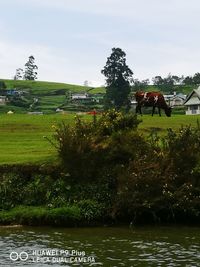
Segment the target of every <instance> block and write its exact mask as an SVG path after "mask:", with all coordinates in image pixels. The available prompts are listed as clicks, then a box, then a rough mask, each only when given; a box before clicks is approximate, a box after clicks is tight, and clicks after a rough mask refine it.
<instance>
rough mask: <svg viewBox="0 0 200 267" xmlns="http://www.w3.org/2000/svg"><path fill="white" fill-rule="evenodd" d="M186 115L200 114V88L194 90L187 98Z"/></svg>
mask: <svg viewBox="0 0 200 267" xmlns="http://www.w3.org/2000/svg"><path fill="white" fill-rule="evenodd" d="M184 105H185V106H186V107H187V110H186V115H195V114H200V86H199V87H198V88H197V89H194V90H193V91H192V92H191V93H190V94H189V95H188V96H187V98H186V100H185V103H184Z"/></svg>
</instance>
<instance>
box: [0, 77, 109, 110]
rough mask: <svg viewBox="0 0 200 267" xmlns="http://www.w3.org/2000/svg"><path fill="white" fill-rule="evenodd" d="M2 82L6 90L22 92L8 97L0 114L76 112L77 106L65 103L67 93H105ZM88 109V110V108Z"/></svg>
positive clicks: (50, 84) (78, 87)
mask: <svg viewBox="0 0 200 267" xmlns="http://www.w3.org/2000/svg"><path fill="white" fill-rule="evenodd" d="M2 80H3V79H2ZM3 81H4V82H5V84H6V87H7V90H9V89H16V90H19V91H22V92H23V94H22V95H21V96H20V97H8V98H9V102H8V103H7V105H5V106H3V105H2V106H0V112H3V113H5V112H8V111H9V110H12V111H14V112H17V113H26V112H27V111H42V112H45V113H52V112H55V110H56V109H57V108H61V109H64V110H71V111H77V109H79V106H78V105H77V104H76V105H71V104H69V103H68V102H67V97H66V96H67V95H68V94H69V93H72V94H73V93H78V92H89V93H90V94H98V93H100V94H101V93H104V92H105V89H104V88H92V87H85V86H81V85H72V84H66V83H56V82H44V81H25V80H3ZM34 99H37V103H36V102H34ZM31 105H32V106H31ZM88 109H90V108H89V107H88ZM80 110H81V107H80ZM83 111H84V109H83Z"/></svg>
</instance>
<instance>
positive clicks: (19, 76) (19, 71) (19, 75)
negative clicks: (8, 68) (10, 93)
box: [14, 68, 23, 80]
mask: <svg viewBox="0 0 200 267" xmlns="http://www.w3.org/2000/svg"><path fill="white" fill-rule="evenodd" d="M22 76H23V69H21V68H18V69H16V74H15V76H14V80H20V79H22Z"/></svg>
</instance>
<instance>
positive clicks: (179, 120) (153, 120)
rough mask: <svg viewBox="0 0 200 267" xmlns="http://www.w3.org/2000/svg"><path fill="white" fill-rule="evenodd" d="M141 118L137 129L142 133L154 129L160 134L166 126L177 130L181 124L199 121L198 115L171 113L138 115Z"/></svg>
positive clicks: (191, 123)
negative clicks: (170, 114) (167, 114)
mask: <svg viewBox="0 0 200 267" xmlns="http://www.w3.org/2000/svg"><path fill="white" fill-rule="evenodd" d="M138 118H140V119H141V120H142V123H141V124H139V129H140V130H141V131H142V132H144V133H151V131H152V130H156V131H158V132H159V133H161V134H164V133H165V132H166V130H167V129H168V128H172V129H173V130H178V129H179V128H180V127H181V126H184V125H191V126H196V125H197V121H199V122H200V115H191V116H186V115H173V114H172V117H166V116H165V115H163V116H162V117H159V116H158V115H154V116H153V117H152V116H150V115H143V116H138Z"/></svg>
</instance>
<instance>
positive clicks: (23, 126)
mask: <svg viewBox="0 0 200 267" xmlns="http://www.w3.org/2000/svg"><path fill="white" fill-rule="evenodd" d="M138 118H141V119H142V123H141V124H140V125H139V131H141V132H142V133H143V134H145V135H146V134H150V133H151V131H152V130H157V131H158V133H159V134H164V133H165V132H166V129H167V128H172V129H175V130H177V129H179V128H180V127H181V125H188V124H191V125H192V126H195V125H196V124H197V120H200V115H199V116H197V115H196V116H186V115H173V116H172V117H170V118H168V117H166V116H164V115H163V116H162V117H159V116H158V115H155V116H154V117H151V116H150V115H144V116H139V117H138ZM84 119H87V120H88V119H92V117H91V116H89V115H88V116H86V117H84ZM61 121H65V122H67V123H72V122H73V121H74V114H65V115H62V114H55V115H28V114H13V115H6V114H3V115H0V164H15V163H30V162H31V163H33V162H40V163H43V162H45V161H51V160H54V159H55V157H56V151H55V148H54V147H53V146H52V145H51V144H50V143H49V142H48V141H47V139H46V138H44V136H47V137H48V138H51V137H52V135H53V132H54V129H53V128H52V125H56V124H58V123H59V122H61Z"/></svg>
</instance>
